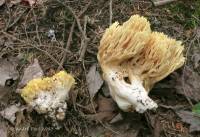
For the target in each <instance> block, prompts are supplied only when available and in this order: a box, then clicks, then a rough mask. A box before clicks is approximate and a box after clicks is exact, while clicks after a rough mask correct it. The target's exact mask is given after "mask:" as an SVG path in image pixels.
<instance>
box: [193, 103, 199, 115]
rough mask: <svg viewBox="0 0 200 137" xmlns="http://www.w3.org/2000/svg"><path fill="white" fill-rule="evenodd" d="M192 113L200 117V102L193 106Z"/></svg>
mask: <svg viewBox="0 0 200 137" xmlns="http://www.w3.org/2000/svg"><path fill="white" fill-rule="evenodd" d="M192 112H194V113H195V114H197V115H200V102H199V103H197V104H196V105H194V106H193V108H192Z"/></svg>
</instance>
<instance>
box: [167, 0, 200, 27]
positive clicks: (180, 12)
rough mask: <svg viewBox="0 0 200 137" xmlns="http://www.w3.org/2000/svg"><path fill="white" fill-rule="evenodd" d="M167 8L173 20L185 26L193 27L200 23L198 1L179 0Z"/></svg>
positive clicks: (199, 2)
mask: <svg viewBox="0 0 200 137" xmlns="http://www.w3.org/2000/svg"><path fill="white" fill-rule="evenodd" d="M168 9H169V10H170V11H171V13H172V14H173V17H174V19H175V21H177V22H178V23H180V24H182V25H184V26H185V27H186V28H195V27H196V26H198V25H199V24H200V19H199V18H200V1H199V0H196V1H193V2H190V3H184V2H179V3H177V4H171V5H170V6H169V7H168Z"/></svg>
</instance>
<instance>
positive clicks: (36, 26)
mask: <svg viewBox="0 0 200 137" xmlns="http://www.w3.org/2000/svg"><path fill="white" fill-rule="evenodd" d="M32 11H33V16H34V21H35V31H36V34H37V39H38V41H39V45H42V42H41V39H40V35H39V33H38V24H37V19H36V15H35V11H34V9H32Z"/></svg>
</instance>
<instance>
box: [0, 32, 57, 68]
mask: <svg viewBox="0 0 200 137" xmlns="http://www.w3.org/2000/svg"><path fill="white" fill-rule="evenodd" d="M1 33H3V34H5V35H7V36H9V37H11V38H13V39H15V40H18V41H19V42H21V43H23V44H26V45H30V46H32V47H34V48H35V49H37V50H39V51H41V52H43V53H44V54H46V55H47V56H48V57H49V58H50V59H51V60H52V61H54V62H55V63H56V64H57V65H58V66H59V65H60V63H59V62H58V61H57V60H56V59H55V58H54V57H53V56H52V55H50V54H49V53H48V52H47V51H45V50H43V49H40V48H39V46H41V45H39V46H38V45H33V44H29V43H28V42H26V41H24V40H21V39H18V38H17V37H15V36H13V35H11V34H9V33H7V32H4V31H1Z"/></svg>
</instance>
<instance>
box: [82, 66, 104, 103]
mask: <svg viewBox="0 0 200 137" xmlns="http://www.w3.org/2000/svg"><path fill="white" fill-rule="evenodd" d="M86 82H87V85H88V90H89V94H90V98H91V99H93V98H94V96H95V95H96V93H97V92H98V91H99V89H100V88H101V86H102V85H103V80H102V78H101V75H100V74H99V72H98V71H97V64H93V65H92V66H91V67H90V69H89V72H88V74H87V76H86Z"/></svg>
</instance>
